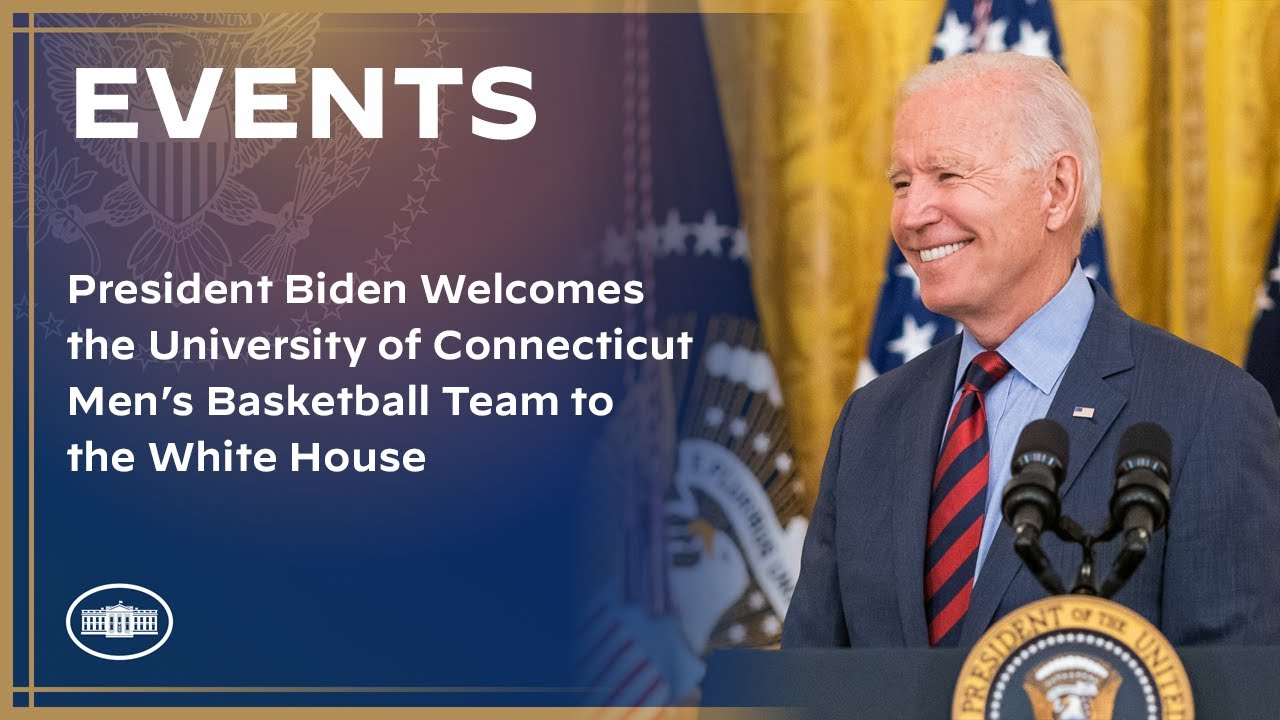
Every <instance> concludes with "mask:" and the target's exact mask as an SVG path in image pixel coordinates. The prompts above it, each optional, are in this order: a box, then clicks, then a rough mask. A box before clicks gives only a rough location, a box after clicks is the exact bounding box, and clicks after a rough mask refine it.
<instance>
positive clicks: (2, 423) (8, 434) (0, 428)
mask: <svg viewBox="0 0 1280 720" xmlns="http://www.w3.org/2000/svg"><path fill="white" fill-rule="evenodd" d="M9 22H10V24H12V18H9ZM14 37H15V35H14V33H8V34H7V36H6V38H5V41H4V53H5V57H6V58H10V62H12V58H13V53H14ZM0 83H4V84H5V86H6V87H7V92H5V94H4V95H5V97H8V98H10V99H12V98H13V71H12V70H11V71H10V72H7V73H4V77H3V78H0ZM12 105H13V103H12V102H11V103H10V108H11V111H10V112H8V113H3V112H0V116H3V117H0V137H6V138H10V139H11V140H10V142H6V143H4V147H5V149H4V152H3V155H4V157H6V158H7V159H8V160H9V165H8V167H9V170H8V172H5V173H3V178H0V195H3V196H4V197H7V198H9V201H8V202H4V203H0V205H2V206H3V207H2V208H0V217H2V218H4V219H5V226H6V227H7V228H9V230H7V231H6V232H8V233H10V235H9V237H10V238H11V240H10V242H8V243H5V247H6V250H7V251H6V252H0V296H3V297H7V298H9V299H10V300H12V299H13V270H14V268H13V251H14V250H15V248H14V246H13V243H14V242H15V241H16V238H14V237H13V235H12V233H13V208H14V205H15V199H14V196H13V181H14V171H13V160H14V151H13V142H12V138H13V137H14V136H15V132H14V117H13V115H14V114H13V112H12ZM16 324H17V322H16V318H15V317H14V315H13V314H11V313H6V314H3V315H0V338H3V340H4V342H3V347H4V349H3V351H0V408H4V417H3V418H0V434H3V437H0V458H4V461H3V468H0V477H2V478H3V479H4V482H2V483H0V487H2V488H3V489H2V490H0V513H3V514H4V522H3V527H4V528H5V531H3V532H0V535H3V538H2V539H0V572H2V573H4V580H3V583H4V585H5V587H6V591H5V592H4V593H3V595H4V597H0V615H3V616H4V617H3V619H0V656H3V657H0V673H2V674H3V677H4V682H5V683H12V682H13V681H14V679H15V678H14V676H13V661H14V653H15V652H17V647H16V645H15V643H14V638H13V633H14V631H15V630H16V629H17V628H16V624H17V618H16V617H15V616H14V612H13V611H14V602H15V601H16V600H17V598H15V597H14V595H13V579H14V577H13V569H14V568H13V561H14V557H13V550H14V548H13V527H12V526H11V523H12V522H13V520H14V514H13V511H14V507H13V492H14V489H15V485H14V463H13V454H14V453H13V450H14V447H13V428H14V425H15V424H16V423H15V422H14V420H15V418H14V417H13V398H14V386H13V380H14V378H13V367H14V357H13V338H14V331H15V327H14V326H15V325H16ZM29 681H30V680H29V679H28V682H29ZM12 704H13V698H12V697H9V698H6V699H4V701H3V706H4V707H10V706H12Z"/></svg>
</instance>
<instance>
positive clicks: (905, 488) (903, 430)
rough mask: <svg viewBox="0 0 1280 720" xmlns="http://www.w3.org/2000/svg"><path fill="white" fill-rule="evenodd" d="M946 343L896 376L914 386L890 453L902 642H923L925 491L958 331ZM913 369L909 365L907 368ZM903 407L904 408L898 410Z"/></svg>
mask: <svg viewBox="0 0 1280 720" xmlns="http://www.w3.org/2000/svg"><path fill="white" fill-rule="evenodd" d="M945 342H948V343H950V347H940V348H938V352H934V353H932V354H931V355H930V356H929V357H928V358H927V360H926V358H921V360H925V361H926V363H927V364H926V365H925V366H924V367H921V368H920V371H921V372H920V373H919V374H918V375H915V376H913V377H908V378H905V379H903V380H902V382H907V383H913V384H914V386H915V388H914V391H913V392H912V393H911V394H910V395H908V396H907V398H906V402H904V403H903V405H902V407H900V408H886V413H896V415H897V418H898V424H897V425H898V426H897V432H896V433H894V435H893V437H895V438H896V440H897V445H896V447H894V449H893V453H892V455H890V462H891V463H892V465H891V466H890V467H892V466H896V467H897V473H896V474H894V475H893V482H894V484H895V488H896V490H895V492H894V504H893V521H894V522H893V524H894V528H895V529H896V530H897V531H896V532H894V533H892V535H893V538H894V563H893V565H894V568H895V569H896V575H897V587H898V610H899V612H900V613H901V616H902V637H903V640H904V642H905V643H906V645H907V646H908V647H912V646H920V645H928V644H929V629H928V626H927V624H926V622H925V616H924V549H925V548H924V544H925V525H926V523H927V522H928V515H929V493H930V491H931V490H932V488H933V473H934V469H935V468H934V466H935V465H936V464H937V462H938V451H939V448H940V447H941V446H942V432H943V430H944V429H945V428H944V427H943V426H944V425H945V424H946V422H947V412H948V411H949V410H950V409H951V396H952V395H954V394H955V379H956V378H955V373H956V363H957V362H958V361H959V358H960V336H959V335H956V336H955V337H954V338H951V339H948V340H947V341H945ZM913 370H914V368H913ZM904 410H909V411H906V412H904Z"/></svg>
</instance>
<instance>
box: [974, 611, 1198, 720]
mask: <svg viewBox="0 0 1280 720" xmlns="http://www.w3.org/2000/svg"><path fill="white" fill-rule="evenodd" d="M951 717H952V719H953V720H1113V718H1114V719H1117V720H1118V719H1119V718H1135V719H1136V718H1141V720H1192V718H1194V717H1195V707H1194V705H1193V703H1192V700H1191V684H1190V682H1189V681H1188V680H1187V673H1186V670H1185V669H1183V667H1182V661H1181V660H1179V659H1178V656H1177V654H1176V653H1175V652H1174V650H1173V646H1171V645H1170V644H1169V641H1168V640H1166V639H1165V637H1164V636H1163V635H1161V634H1160V631H1159V630H1157V629H1156V628H1155V626H1154V625H1152V624H1151V623H1149V622H1147V620H1146V619H1145V618H1143V617H1142V616H1141V615H1139V614H1138V613H1136V612H1134V611H1132V610H1130V609H1129V608H1126V607H1124V606H1123V605H1119V604H1117V603H1114V602H1111V601H1110V600H1103V599H1101V598H1098V597H1093V596H1089V595H1057V596H1053V597H1050V598H1046V599H1044V600H1040V601H1037V602H1034V603H1031V604H1030V605H1027V606H1026V607H1023V608H1020V609H1018V610H1017V611H1015V612H1013V613H1010V614H1009V615H1008V616H1006V617H1005V618H1004V619H1002V620H1001V621H1000V622H998V623H996V624H995V625H993V626H992V627H991V629H990V630H988V631H987V632H986V634H985V635H983V636H982V638H981V639H980V640H979V641H978V643H977V644H976V645H975V646H974V648H973V650H972V651H970V653H969V657H968V658H966V659H965V663H964V668H963V669H962V670H961V672H960V677H959V679H958V680H957V682H956V690H955V695H954V696H953V698H952V701H951Z"/></svg>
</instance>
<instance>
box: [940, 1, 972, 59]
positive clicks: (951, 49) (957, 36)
mask: <svg viewBox="0 0 1280 720" xmlns="http://www.w3.org/2000/svg"><path fill="white" fill-rule="evenodd" d="M933 46H934V47H936V48H938V50H939V51H940V52H941V53H942V58H943V59H944V60H945V59H946V58H950V57H955V56H956V55H959V54H961V53H963V52H964V51H966V50H968V49H969V24H968V23H962V22H960V16H959V15H956V13H955V11H954V10H952V11H951V12H949V13H947V17H946V19H945V20H943V25H942V29H941V30H939V31H938V34H937V35H934V36H933Z"/></svg>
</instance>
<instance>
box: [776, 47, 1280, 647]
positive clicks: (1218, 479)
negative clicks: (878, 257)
mask: <svg viewBox="0 0 1280 720" xmlns="http://www.w3.org/2000/svg"><path fill="white" fill-rule="evenodd" d="M889 180H890V182H891V184H892V186H893V191H894V201H893V212H892V217H891V226H892V230H893V237H894V241H895V242H896V243H897V244H898V247H899V248H900V249H901V250H902V253H903V255H904V256H906V258H907V262H908V263H910V265H911V267H912V269H913V270H914V271H915V273H916V275H917V276H918V277H919V279H920V294H921V298H922V300H923V302H924V304H925V305H926V306H927V307H928V308H929V309H930V310H933V311H935V312H938V313H942V314H945V315H947V316H949V317H951V318H954V319H955V320H956V321H957V322H958V323H960V324H961V325H963V327H964V331H963V333H961V334H960V335H957V336H955V337H953V338H950V339H948V340H946V341H944V342H942V343H941V344H939V345H938V346H936V347H934V348H933V349H932V350H930V351H929V352H926V353H924V354H923V355H921V356H919V357H918V358H916V359H915V360H913V361H912V362H909V363H907V364H906V365H903V366H902V367H900V368H898V369H896V370H893V371H892V372H889V373H886V374H884V375H883V376H881V377H880V378H878V379H877V380H875V381H874V382H872V383H870V384H869V385H867V386H866V387H864V388H862V389H861V390H859V391H857V392H856V393H855V394H854V395H853V396H851V397H850V398H849V401H848V402H847V403H846V404H845V407H844V411H843V412H842V413H841V415H840V419H839V421H838V422H837V423H836V427H835V432H834V434H833V435H832V439H831V446H830V449H829V451H828V453H827V459H826V464H825V467H824V468H823V474H822V485H821V489H820V491H819V495H818V501H817V506H816V507H815V509H814V514H813V517H812V519H811V524H810V527H809V531H808V536H807V538H806V541H805V547H804V555H803V561H802V567H801V575H800V580H799V584H798V586H797V588H796V591H795V594H794V595H793V597H792V600H791V606H790V608H789V610H788V613H787V617H786V622H785V626H784V631H783V645H784V646H785V647H805V646H842V645H857V646H904V645H905V646H925V645H943V646H954V645H960V646H965V647H967V646H970V645H972V644H973V643H974V642H975V641H976V640H977V639H978V638H979V637H980V636H981V634H982V633H983V632H984V631H985V630H986V629H987V628H988V627H989V626H990V624H991V623H992V622H994V621H995V620H997V619H999V618H1001V617H1002V616H1004V615H1006V614H1008V613H1009V612H1011V611H1013V610H1014V609H1016V608H1018V607H1020V606H1022V605H1025V604H1026V603H1028V602H1031V601H1033V600H1037V599H1039V598H1041V597H1043V596H1044V591H1043V590H1042V589H1041V588H1040V586H1039V584H1038V583H1037V581H1036V580H1035V579H1034V578H1033V577H1032V575H1031V574H1030V573H1029V572H1028V571H1026V569H1025V568H1022V566H1021V563H1020V561H1019V560H1018V558H1017V556H1016V555H1015V554H1014V551H1013V546H1012V533H1011V531H1010V529H1009V528H1008V527H1007V526H1006V525H1004V524H1003V523H1002V521H1001V514H1000V495H1001V492H1002V491H1003V488H1004V485H1005V484H1006V483H1007V481H1008V479H1009V476H1010V470H1009V465H1010V461H1011V459H1012V456H1013V450H1014V445H1015V443H1016V441H1017V438H1018V435H1019V433H1020V432H1021V431H1022V429H1023V427H1025V426H1026V425H1027V423H1029V422H1031V421H1032V420H1035V419H1039V418H1043V417H1048V418H1051V419H1053V420H1055V421H1057V422H1058V423H1060V424H1061V425H1062V426H1063V427H1065V428H1066V430H1067V432H1068V435H1069V436H1070V440H1071V450H1070V460H1069V462H1068V467H1067V472H1066V478H1065V480H1064V482H1063V485H1062V489H1061V495H1062V498H1063V512H1064V513H1065V514H1067V515H1070V516H1071V517H1073V518H1075V519H1076V520H1078V521H1079V522H1080V523H1081V524H1082V525H1083V526H1084V527H1085V529H1086V530H1087V531H1093V532H1096V531H1098V530H1100V529H1101V528H1102V526H1103V525H1104V524H1105V522H1106V518H1107V513H1108V502H1109V499H1110V497H1111V494H1112V489H1113V487H1114V485H1115V461H1116V451H1117V446H1118V444H1119V441H1120V438H1121V436H1122V435H1123V434H1124V432H1125V430H1126V429H1128V428H1129V427H1131V426H1132V425H1134V424H1136V423H1139V422H1156V423H1159V424H1160V425H1162V426H1163V427H1164V428H1165V429H1166V430H1168V432H1169V435H1170V436H1171V437H1172V440H1173V456H1172V478H1171V491H1172V509H1171V512H1170V517H1169V520H1168V525H1167V527H1166V528H1165V529H1164V530H1161V531H1159V532H1158V533H1157V535H1156V537H1155V538H1154V539H1153V541H1152V544H1151V550H1150V553H1149V554H1148V556H1147V559H1146V561H1145V562H1144V563H1143V565H1142V566H1141V567H1140V568H1139V569H1138V571H1137V572H1136V573H1135V575H1134V576H1133V578H1132V579H1131V580H1130V581H1129V583H1128V585H1126V586H1125V588H1124V589H1123V590H1122V591H1121V592H1120V593H1119V594H1118V595H1116V597H1115V598H1114V599H1115V600H1116V601H1117V602H1120V603H1122V604H1124V605H1127V606H1129V607H1131V608H1133V609H1134V610H1136V611H1138V612H1139V613H1141V614H1142V615H1143V616H1145V617H1146V618H1147V619H1149V620H1151V621H1152V622H1153V623H1155V624H1156V625H1157V626H1158V627H1159V628H1160V629H1161V630H1162V631H1163V632H1164V633H1165V635H1166V636H1167V637H1168V638H1169V639H1170V640H1171V641H1172V642H1173V643H1174V644H1196V643H1212V642H1231V643H1246V644H1263V643H1276V642H1280V555H1277V554H1276V553H1275V552H1274V548H1275V547H1278V546H1280V430H1278V429H1277V426H1276V421H1275V416H1274V414H1273V410H1272V406H1271V404H1270V400H1269V398H1268V396H1267V394H1266V392H1265V391H1264V390H1263V389H1262V387H1261V386H1260V385H1258V383H1257V382H1255V381H1254V380H1253V379H1252V378H1250V377H1249V376H1248V375H1246V374H1245V373H1244V372H1243V371H1242V370H1240V369H1239V368H1238V367H1236V366H1234V365H1232V364H1231V363H1229V362H1227V361H1226V360H1224V359H1222V358H1220V357H1218V356H1216V355H1213V354H1212V353H1209V352H1207V351H1205V350H1201V349H1199V348H1196V347H1194V346H1192V345H1190V344H1188V343H1186V342H1183V341H1181V340H1179V339H1177V338H1175V337H1173V336H1171V335H1169V334H1167V333H1165V332H1163V331H1161V330H1158V329H1156V328H1153V327H1151V326H1149V325H1145V324H1142V323H1139V322H1137V321H1135V320H1133V319H1132V318H1130V317H1129V316H1128V315H1126V314H1125V313H1124V312H1123V311H1122V310H1120V308H1119V307H1118V306H1117V305H1116V304H1115V302H1114V301H1113V300H1112V299H1111V298H1109V297H1108V296H1107V295H1106V293H1105V292H1104V291H1103V290H1102V289H1101V288H1099V287H1098V286H1097V285H1096V284H1094V283H1092V282H1091V281H1090V280H1089V279H1088V278H1086V277H1085V275H1084V272H1083V271H1082V270H1081V268H1080V265H1079V262H1078V256H1079V254H1080V247H1081V241H1082V238H1083V235H1084V232H1085V230H1086V229H1088V228H1089V227H1091V226H1092V225H1094V224H1095V223H1097V222H1098V216H1099V212H1100V209H1101V197H1102V191H1101V175H1100V163H1099V159H1098V141H1097V136H1096V133H1095V131H1094V128H1093V121H1092V117H1091V115H1090V113H1089V110H1088V107H1087V106H1086V105H1085V103H1084V101H1083V100H1082V99H1081V98H1080V96H1079V94H1078V93H1077V92H1076V91H1075V89H1074V88H1073V87H1072V86H1071V84H1070V82H1069V81H1068V80H1067V78H1066V76H1065V75H1064V74H1063V73H1062V71H1061V70H1060V69H1059V68H1058V66H1057V65H1055V64H1054V63H1053V62H1051V61H1048V60H1043V59H1037V58H1030V57H1025V56H1021V55H1016V54H1004V53H1002V54H973V55H961V56H958V57H955V58H952V59H950V60H946V61H944V62H941V63H937V64H934V65H930V66H928V67H926V68H924V69H922V70H921V71H919V72H918V73H917V74H916V75H915V76H913V77H912V78H910V79H909V80H908V81H907V83H906V84H905V85H904V87H903V92H902V102H901V105H900V107H899V110H898V115H897V119H896V121H895V123H894V139H893V149H892V164H891V167H890V170H889ZM1043 543H1044V546H1045V551H1046V553H1047V554H1048V556H1049V559H1050V560H1051V561H1052V562H1053V564H1054V566H1055V567H1057V568H1059V569H1060V572H1066V570H1067V569H1068V568H1070V569H1074V568H1075V566H1076V565H1077V564H1078V563H1079V549H1078V548H1077V547H1075V546H1072V545H1068V544H1066V543H1063V542H1061V541H1060V540H1058V539H1057V538H1056V537H1052V536H1050V535H1049V534H1048V533H1046V534H1045V536H1044V538H1043ZM1116 545H1117V543H1111V544H1110V546H1104V547H1102V548H1100V549H1099V551H1098V552H1097V553H1096V558H1097V561H1098V566H1099V567H1100V568H1101V569H1102V570H1103V571H1104V572H1105V570H1106V569H1107V568H1109V567H1110V565H1111V563H1112V561H1113V560H1114V558H1115V555H1116V552H1117V550H1118V548H1117V547H1115V546H1116Z"/></svg>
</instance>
